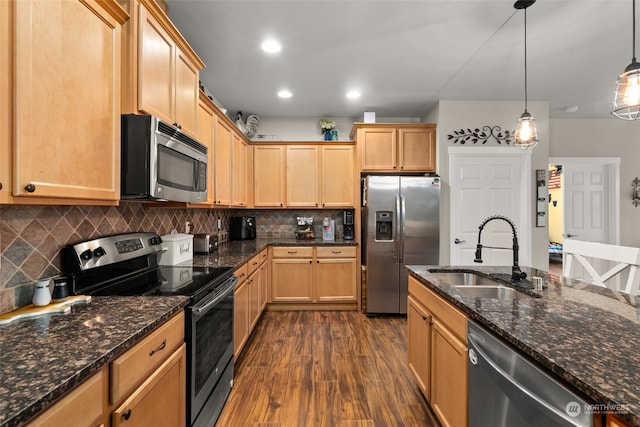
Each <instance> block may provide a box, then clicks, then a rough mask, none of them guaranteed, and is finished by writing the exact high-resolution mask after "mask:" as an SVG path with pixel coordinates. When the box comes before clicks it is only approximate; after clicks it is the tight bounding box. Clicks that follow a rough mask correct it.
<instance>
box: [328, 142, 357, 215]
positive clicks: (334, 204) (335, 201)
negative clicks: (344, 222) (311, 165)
mask: <svg viewBox="0 0 640 427" xmlns="http://www.w3.org/2000/svg"><path fill="white" fill-rule="evenodd" d="M355 180H356V178H355V175H354V160H353V145H323V146H321V167H320V204H321V206H322V207H323V208H350V207H353V206H354V199H355V195H354V183H355Z"/></svg>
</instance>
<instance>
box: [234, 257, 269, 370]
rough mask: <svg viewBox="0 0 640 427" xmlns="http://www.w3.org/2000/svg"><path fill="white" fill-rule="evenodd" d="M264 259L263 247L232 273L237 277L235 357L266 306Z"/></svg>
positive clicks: (266, 281)
mask: <svg viewBox="0 0 640 427" xmlns="http://www.w3.org/2000/svg"><path fill="white" fill-rule="evenodd" d="M266 261H267V249H263V250H262V251H261V252H260V253H259V254H257V255H255V256H254V257H252V258H251V259H250V260H249V261H248V262H247V263H245V264H243V265H242V266H240V267H239V268H238V269H236V271H235V273H234V275H235V276H236V277H237V278H238V283H237V284H236V290H235V293H234V303H233V307H234V312H233V316H234V317H233V354H234V357H235V358H236V359H237V358H238V356H239V355H240V352H241V351H242V349H243V348H244V346H245V344H246V343H247V341H248V339H249V337H250V336H251V333H252V332H253V329H254V327H255V326H256V324H257V323H258V320H259V319H260V316H261V315H262V312H263V310H264V308H265V306H266V299H267V296H266V291H267V286H268V278H267V277H266V272H267V266H268V265H267V262H266Z"/></svg>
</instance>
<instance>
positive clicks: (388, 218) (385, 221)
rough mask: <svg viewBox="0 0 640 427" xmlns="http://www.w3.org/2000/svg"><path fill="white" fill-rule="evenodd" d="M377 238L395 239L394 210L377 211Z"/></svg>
mask: <svg viewBox="0 0 640 427" xmlns="http://www.w3.org/2000/svg"><path fill="white" fill-rule="evenodd" d="M376 240H378V241H380V240H382V241H384V240H388V241H392V240H393V212H392V211H376Z"/></svg>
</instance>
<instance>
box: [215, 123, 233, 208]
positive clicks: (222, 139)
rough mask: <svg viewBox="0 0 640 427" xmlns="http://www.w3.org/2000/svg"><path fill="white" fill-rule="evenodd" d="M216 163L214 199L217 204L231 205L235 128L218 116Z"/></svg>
mask: <svg viewBox="0 0 640 427" xmlns="http://www.w3.org/2000/svg"><path fill="white" fill-rule="evenodd" d="M214 139H215V156H214V157H215V165H214V176H215V180H214V188H215V189H214V200H215V204H216V205H220V206H229V205H231V179H232V176H231V156H232V149H233V148H232V147H233V129H232V128H231V125H230V124H229V123H227V122H226V121H225V120H224V119H223V118H221V117H216V132H215V138H214Z"/></svg>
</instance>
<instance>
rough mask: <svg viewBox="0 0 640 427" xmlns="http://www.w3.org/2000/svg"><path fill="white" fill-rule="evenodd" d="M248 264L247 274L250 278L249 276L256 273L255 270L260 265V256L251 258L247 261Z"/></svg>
mask: <svg viewBox="0 0 640 427" xmlns="http://www.w3.org/2000/svg"><path fill="white" fill-rule="evenodd" d="M247 264H248V266H247V267H248V271H247V273H249V276H251V274H252V273H253V272H254V271H256V269H257V268H258V266H259V265H260V254H258V255H256V256H254V257H253V258H251V259H250V260H249V262H248V263H247Z"/></svg>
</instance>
